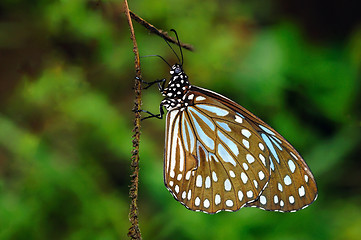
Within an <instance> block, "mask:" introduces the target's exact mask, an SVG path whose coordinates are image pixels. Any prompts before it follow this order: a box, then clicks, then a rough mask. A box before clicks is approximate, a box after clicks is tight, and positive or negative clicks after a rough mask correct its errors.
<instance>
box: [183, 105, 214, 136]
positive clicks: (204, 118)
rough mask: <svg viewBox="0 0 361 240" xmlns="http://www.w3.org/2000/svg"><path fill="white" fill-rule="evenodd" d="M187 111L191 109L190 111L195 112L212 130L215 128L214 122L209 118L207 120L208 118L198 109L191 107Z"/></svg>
mask: <svg viewBox="0 0 361 240" xmlns="http://www.w3.org/2000/svg"><path fill="white" fill-rule="evenodd" d="M188 109H189V111H191V112H192V113H194V114H196V115H197V116H198V117H200V118H201V119H202V121H203V122H204V123H205V124H207V126H208V127H209V128H210V129H212V131H214V130H215V129H216V127H215V126H214V124H213V123H212V121H211V120H209V118H207V117H206V116H204V115H203V113H200V112H199V111H197V110H195V109H194V108H192V107H189V108H188Z"/></svg>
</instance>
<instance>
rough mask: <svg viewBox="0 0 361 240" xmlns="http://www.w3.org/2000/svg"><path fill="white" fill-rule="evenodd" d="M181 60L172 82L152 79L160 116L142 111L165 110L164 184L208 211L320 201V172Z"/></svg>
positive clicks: (293, 207) (285, 208) (289, 208)
mask: <svg viewBox="0 0 361 240" xmlns="http://www.w3.org/2000/svg"><path fill="white" fill-rule="evenodd" d="M172 31H174V30H172ZM174 32H175V31H174ZM175 34H176V36H177V39H178V35H177V33H176V32H175ZM178 44H179V40H178ZM168 45H169V44H168ZM172 50H173V49H172ZM180 51H181V49H180ZM173 52H174V50H173ZM174 53H175V52H174ZM181 53H182V52H181ZM177 57H178V56H177ZM162 59H163V58H162ZM178 59H179V58H178ZM163 60H164V59H163ZM179 62H180V63H177V64H174V65H173V66H170V65H169V64H168V65H169V66H170V68H171V69H170V74H171V78H170V81H169V83H168V85H167V86H165V81H166V80H165V79H162V80H158V81H155V82H152V83H148V84H149V85H148V86H150V85H152V84H153V83H158V88H159V90H160V92H161V93H162V95H163V96H164V97H165V98H164V99H163V100H162V102H161V103H160V114H158V115H155V114H152V113H150V112H148V111H143V112H147V113H149V114H150V115H149V116H148V117H145V118H150V117H157V118H162V117H163V115H164V111H163V107H164V108H165V109H166V110H167V114H166V137H165V152H164V184H165V186H166V187H167V189H168V190H169V191H170V193H171V194H172V195H173V196H174V198H175V199H176V200H177V201H179V202H180V203H181V204H183V205H184V206H185V207H186V208H188V209H190V210H194V211H202V212H205V213H211V214H212V213H218V212H220V211H237V210H239V209H241V208H242V207H257V208H260V209H263V210H270V211H279V212H295V211H297V210H300V209H303V208H305V207H307V206H309V205H310V204H311V203H312V202H313V201H315V200H316V198H317V186H316V181H315V178H314V176H313V175H312V173H311V170H310V168H309V167H308V166H307V164H306V162H305V161H304V160H303V158H302V157H301V156H300V154H299V153H298V152H297V151H296V150H295V148H294V147H293V146H292V145H291V144H290V143H288V142H287V140H286V139H285V138H283V137H282V136H281V135H280V134H279V133H278V132H276V131H275V130H274V129H272V128H271V127H270V126H269V125H267V124H266V123H265V122H263V121H262V120H261V119H259V118H258V117H256V116H255V115H254V114H252V113H251V112H250V111H248V110H247V109H245V108H243V107H242V106H240V105H239V104H237V103H236V102H234V101H232V100H230V99H228V98H226V97H224V96H222V95H220V94H218V93H215V92H213V91H210V90H207V89H204V88H200V87H197V86H194V85H191V84H190V83H189V80H188V76H187V75H186V74H185V72H184V70H183V54H182V61H180V60H179Z"/></svg>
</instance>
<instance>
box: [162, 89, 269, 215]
mask: <svg viewBox="0 0 361 240" xmlns="http://www.w3.org/2000/svg"><path fill="white" fill-rule="evenodd" d="M192 87H193V86H192ZM185 101H188V104H189V106H188V107H185V108H178V109H173V110H171V111H169V112H168V113H167V120H166V141H165V163H164V182H165V185H166V186H167V188H168V190H169V191H170V192H171V193H172V194H173V196H174V197H175V198H176V199H177V200H178V201H180V202H181V203H182V204H183V205H185V206H186V207H187V208H189V209H191V210H195V211H203V212H206V213H216V212H219V211H221V210H226V211H236V210H238V209H240V208H241V207H243V206H245V205H246V204H251V203H252V202H255V201H257V200H258V198H259V195H260V194H261V193H262V192H263V190H264V189H265V188H266V186H267V184H268V182H269V179H270V171H271V170H270V169H271V165H270V161H269V159H268V156H269V155H270V153H269V150H268V148H267V147H266V146H265V145H264V144H263V139H262V138H261V136H260V135H259V134H258V132H257V131H256V130H255V128H254V127H253V125H252V124H250V123H249V122H248V121H246V120H245V119H244V116H243V115H240V114H238V113H237V111H234V110H233V109H231V108H229V107H227V106H225V105H224V104H222V103H221V102H219V101H218V100H216V99H214V98H210V97H209V96H207V95H206V94H202V93H200V92H199V91H189V93H188V95H186V99H185ZM214 103H216V104H217V105H215V104H214Z"/></svg>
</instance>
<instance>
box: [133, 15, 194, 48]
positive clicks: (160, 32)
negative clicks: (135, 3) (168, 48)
mask: <svg viewBox="0 0 361 240" xmlns="http://www.w3.org/2000/svg"><path fill="white" fill-rule="evenodd" d="M129 12H130V16H131V17H132V18H133V19H134V20H135V21H137V22H138V23H140V24H141V25H143V26H144V27H145V28H146V29H148V30H149V31H150V32H152V33H154V34H156V35H158V36H160V37H162V38H165V39H166V40H167V41H168V42H171V43H174V44H176V45H178V41H177V39H174V38H172V37H170V36H169V35H168V33H167V32H166V31H163V30H161V29H157V28H156V27H154V26H153V25H152V24H150V23H148V22H147V21H145V20H144V19H143V18H141V17H139V16H138V15H137V14H135V13H134V12H132V11H131V10H129ZM180 46H181V47H182V48H184V49H187V50H190V51H194V47H193V46H192V45H190V44H186V43H180Z"/></svg>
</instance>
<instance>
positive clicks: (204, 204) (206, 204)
mask: <svg viewBox="0 0 361 240" xmlns="http://www.w3.org/2000/svg"><path fill="white" fill-rule="evenodd" d="M203 206H204V207H205V208H209V206H210V202H209V200H208V199H207V198H206V199H205V200H204V202H203Z"/></svg>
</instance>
